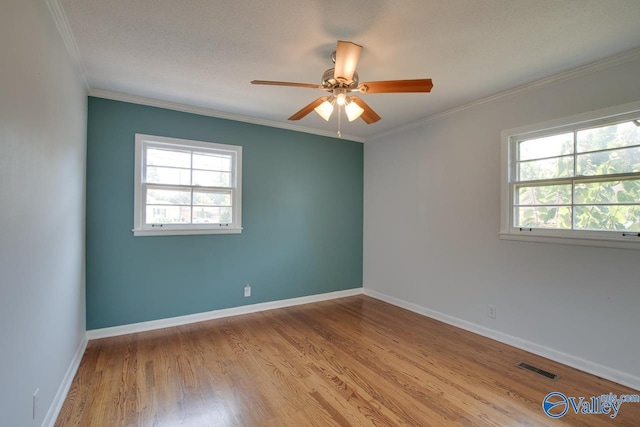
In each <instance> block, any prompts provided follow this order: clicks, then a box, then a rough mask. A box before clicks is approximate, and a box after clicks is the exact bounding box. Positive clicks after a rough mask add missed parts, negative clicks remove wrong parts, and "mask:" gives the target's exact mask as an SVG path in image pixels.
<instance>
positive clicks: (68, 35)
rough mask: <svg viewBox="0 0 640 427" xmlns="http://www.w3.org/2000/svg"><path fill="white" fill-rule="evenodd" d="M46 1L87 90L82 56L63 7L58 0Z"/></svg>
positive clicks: (87, 81) (87, 82)
mask: <svg viewBox="0 0 640 427" xmlns="http://www.w3.org/2000/svg"><path fill="white" fill-rule="evenodd" d="M46 2H47V6H48V8H49V12H51V17H52V18H53V20H54V22H55V23H56V27H57V28H58V32H59V33H60V36H61V37H62V41H63V42H64V45H65V47H66V48H67V52H68V53H69V56H70V57H71V62H73V66H74V67H75V69H76V70H77V72H78V74H79V76H80V80H81V81H82V84H83V85H84V87H85V89H86V90H87V91H88V90H89V89H90V86H89V79H87V73H86V71H85V70H84V67H83V66H82V57H81V56H80V50H79V49H78V45H77V44H76V39H75V37H73V32H72V31H71V27H70V26H69V21H68V20H67V15H66V14H65V13H64V9H63V8H62V5H61V4H60V1H59V0H46Z"/></svg>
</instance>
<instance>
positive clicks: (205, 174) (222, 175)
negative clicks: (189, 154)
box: [193, 170, 231, 187]
mask: <svg viewBox="0 0 640 427" xmlns="http://www.w3.org/2000/svg"><path fill="white" fill-rule="evenodd" d="M193 185H201V186H204V187H231V173H230V172H209V171H197V170H194V171H193Z"/></svg>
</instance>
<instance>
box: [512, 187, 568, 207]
mask: <svg viewBox="0 0 640 427" xmlns="http://www.w3.org/2000/svg"><path fill="white" fill-rule="evenodd" d="M516 204H519V205H568V204H571V184H562V185H539V186H531V187H519V188H518V192H517V199H516Z"/></svg>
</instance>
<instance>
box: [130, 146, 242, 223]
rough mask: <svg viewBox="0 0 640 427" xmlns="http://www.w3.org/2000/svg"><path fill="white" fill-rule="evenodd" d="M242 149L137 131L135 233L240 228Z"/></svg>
mask: <svg viewBox="0 0 640 427" xmlns="http://www.w3.org/2000/svg"><path fill="white" fill-rule="evenodd" d="M241 162H242V148H241V147H238V146H232V145H223V144H214V143H206V142H199V141H188V140H181V139H175V138H165V137H157V136H149V135H138V134H137V135H136V186H135V189H136V191H135V193H136V195H135V198H136V203H135V204H136V207H135V228H134V234H135V235H152V234H210V233H239V232H240V231H241V206H240V205H241V188H242V187H241V177H242V175H241V164H242V163H241Z"/></svg>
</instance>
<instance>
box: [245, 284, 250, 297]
mask: <svg viewBox="0 0 640 427" xmlns="http://www.w3.org/2000/svg"><path fill="white" fill-rule="evenodd" d="M244 296H245V297H250V296H251V285H249V284H247V285H246V286H245V287H244Z"/></svg>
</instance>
